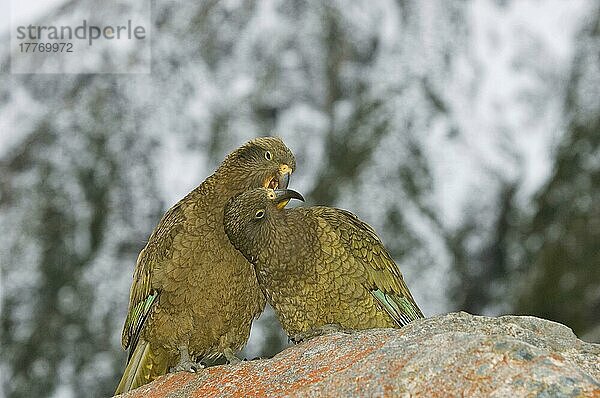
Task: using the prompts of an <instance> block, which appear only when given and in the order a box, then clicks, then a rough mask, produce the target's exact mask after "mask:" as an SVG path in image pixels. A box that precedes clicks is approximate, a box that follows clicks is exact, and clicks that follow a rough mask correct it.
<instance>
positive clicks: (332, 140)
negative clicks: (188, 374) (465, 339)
mask: <svg viewBox="0 0 600 398" xmlns="http://www.w3.org/2000/svg"><path fill="white" fill-rule="evenodd" d="M26 3H29V4H31V3H32V2H31V1H29V2H26ZM116 3H118V7H116V6H115V7H114V9H113V8H111V6H110V5H111V4H112V3H110V2H109V3H102V5H99V4H100V3H98V2H95V1H92V0H70V1H62V2H61V1H53V2H52V3H51V6H46V7H47V11H44V13H46V14H48V15H53V16H59V17H60V18H61V20H65V21H73V23H76V21H78V18H79V16H80V15H82V14H84V13H86V12H89V10H96V8H98V7H102V8H101V10H96V11H98V12H100V11H101V12H102V13H104V15H106V18H107V20H110V17H111V14H113V15H117V14H119V15H122V14H127V13H129V14H130V15H133V16H135V15H136V12H141V11H140V10H141V9H143V7H140V2H135V1H133V0H128V1H127V0H123V1H119V2H116ZM31 7H33V6H31ZM26 8H27V7H25V10H24V11H23V10H19V18H20V20H23V21H26V20H27V19H33V20H32V21H31V22H34V21H38V20H42V21H43V18H44V13H40V12H39V10H38V9H37V8H35V10H36V12H33V11H31V12H30V13H28V12H27V9H26ZM79 20H80V19H79ZM151 30H152V34H151V38H152V73H151V74H132V75H123V74H121V75H119V74H105V75H93V74H53V75H49V74H11V73H10V70H11V69H10V56H9V53H8V48H6V47H0V49H2V52H1V53H0V266H1V270H2V272H1V274H0V277H1V279H0V288H1V298H2V305H1V313H0V319H1V322H2V325H1V333H2V334H1V340H2V352H3V355H2V358H1V359H0V371H1V381H2V391H0V394H3V395H4V396H7V397H30V396H52V397H79V396H98V397H99V396H107V395H111V394H112V392H113V391H114V388H115V386H116V383H117V381H118V378H119V377H120V375H121V372H122V370H123V368H124V364H125V358H126V354H125V353H124V352H122V351H121V348H120V333H121V327H122V323H123V320H124V317H125V313H126V310H127V302H128V293H129V285H130V283H131V274H132V271H133V266H134V263H135V259H136V257H137V254H138V252H139V250H140V249H141V248H142V247H143V245H144V243H145V240H146V239H147V237H148V235H149V233H150V232H151V231H152V229H153V227H154V226H155V225H156V223H157V222H158V220H159V219H160V216H161V215H162V213H163V212H164V211H165V210H166V209H168V208H169V207H170V206H171V205H173V204H174V203H175V202H177V201H178V200H179V199H180V198H181V197H182V196H184V195H185V194H186V193H187V192H189V191H190V190H191V189H193V188H194V187H195V186H197V185H198V184H199V183H201V182H202V181H203V180H204V178H205V177H206V176H208V175H209V174H210V173H211V172H212V171H213V170H214V169H215V168H216V167H217V165H218V164H219V163H220V161H221V160H222V159H223V157H224V156H225V155H226V154H227V153H228V152H230V151H231V150H233V149H234V148H236V147H237V146H239V145H240V144H242V143H243V142H245V141H246V140H248V139H251V138H253V137H256V136H259V135H279V136H281V137H282V138H283V139H284V141H285V142H286V143H287V144H288V146H289V147H290V148H291V149H292V150H293V151H294V153H295V154H296V158H297V165H298V169H297V172H296V173H294V176H293V179H292V182H291V187H293V188H294V189H296V190H298V191H300V192H302V193H303V194H305V197H306V198H307V202H308V203H310V204H327V205H335V206H338V207H343V208H347V209H350V210H352V211H353V212H355V213H357V214H358V215H359V216H360V217H361V218H362V219H364V220H365V221H367V222H368V223H370V224H371V225H373V227H374V228H375V229H376V230H377V231H378V232H379V234H380V236H381V237H382V239H383V241H384V243H385V244H386V246H387V247H388V249H389V250H390V252H391V253H392V254H393V256H394V258H395V259H396V260H397V262H398V264H399V265H400V267H401V269H402V271H403V273H404V275H405V278H406V280H407V282H408V285H409V287H410V288H411V291H412V292H413V295H414V296H415V298H416V300H417V302H418V303H419V304H420V305H421V308H422V309H423V310H424V312H425V314H426V315H433V314H437V313H444V312H448V311H455V310H466V311H469V312H472V313H479V314H488V315H498V314H504V313H527V314H534V315H537V316H542V317H545V318H549V319H553V320H556V321H559V322H562V323H565V324H567V325H569V326H570V327H572V328H573V329H574V331H575V332H576V333H577V334H578V335H579V336H580V337H582V338H584V339H587V340H589V341H596V342H598V341H600V248H599V245H598V242H600V58H599V54H600V8H599V7H598V3H597V2H596V1H593V0H588V1H585V0H573V1H561V0H555V1H548V0H546V1H520V0H519V1H516V0H515V1H509V0H504V1H501V0H497V1H470V2H459V1H444V0H439V1H433V0H432V1H423V2H421V1H392V0H377V1H370V2H368V3H367V2H347V1H341V0H339V1H330V2H327V3H323V2H320V1H312V0H304V1H302V0H298V1H283V0H282V1H276V0H263V1H253V0H247V1H241V0H240V1H236V0H226V1H202V2H193V3H189V4H188V3H181V2H172V1H165V2H161V1H156V2H154V3H153V6H152V27H151ZM0 34H2V35H3V39H2V42H5V43H6V42H7V41H8V34H9V29H8V28H7V27H6V26H3V27H2V28H0ZM128 51H130V52H131V54H128V56H130V57H132V58H133V59H134V58H135V57H136V56H137V55H138V54H136V53H135V51H136V49H135V48H131V49H129V50H128ZM118 56H119V57H122V56H123V54H121V53H119V54H118ZM93 59H94V62H105V63H107V65H109V64H111V63H112V62H113V61H114V60H111V54H110V53H109V54H106V53H104V54H102V55H101V56H100V54H99V56H98V57H97V58H93ZM39 62H42V63H43V62H44V60H43V59H41V60H40V61H39ZM75 62H90V60H89V59H87V60H75ZM285 344H287V343H286V338H285V336H284V334H283V333H282V331H281V330H280V327H279V325H278V324H277V321H276V320H275V318H274V316H273V314H272V312H270V311H267V312H266V313H265V314H264V315H263V317H262V318H261V319H260V320H259V321H258V322H257V323H256V324H255V325H254V328H253V331H252V336H251V339H250V342H249V344H248V347H247V349H246V351H245V353H244V354H245V356H247V357H248V358H253V357H256V356H264V355H272V354H274V353H276V352H278V351H279V350H281V349H282V347H283V346H284V345H285Z"/></svg>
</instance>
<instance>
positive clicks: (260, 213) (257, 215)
mask: <svg viewBox="0 0 600 398" xmlns="http://www.w3.org/2000/svg"><path fill="white" fill-rule="evenodd" d="M264 216H265V211H264V210H258V211H257V212H256V214H255V215H254V218H256V219H259V218H263V217H264Z"/></svg>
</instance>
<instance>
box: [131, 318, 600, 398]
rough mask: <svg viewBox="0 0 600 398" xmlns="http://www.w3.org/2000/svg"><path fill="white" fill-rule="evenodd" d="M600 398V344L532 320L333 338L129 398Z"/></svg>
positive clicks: (168, 381) (453, 323)
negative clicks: (529, 397) (523, 397)
mask: <svg viewBox="0 0 600 398" xmlns="http://www.w3.org/2000/svg"><path fill="white" fill-rule="evenodd" d="M165 396H168V397H173V398H183V397H300V396H302V397H306V396H315V397H316V396H329V397H333V396H343V397H370V396H377V397H380V396H411V397H447V396H490V397H507V396H508V397H520V396H536V397H600V345H598V344H592V343H586V342H584V341H581V340H579V339H578V338H577V337H576V336H575V335H574V334H573V332H572V331H571V329H569V328H568V327H566V326H564V325H561V324H559V323H555V322H551V321H547V320H544V319H539V318H535V317H529V316H503V317H499V318H490V317H482V316H473V315H469V314H467V313H464V312H461V313H452V314H447V315H444V316H437V317H433V318H428V319H423V320H419V321H416V322H413V323H411V324H410V325H408V326H406V327H404V328H402V329H376V330H368V331H360V332H355V333H352V334H343V333H335V334H331V335H327V336H321V337H318V338H315V339H313V340H310V341H308V342H306V343H303V344H299V345H297V346H294V347H290V348H288V349H286V350H284V351H283V352H281V353H279V354H278V355H276V356H275V357H273V358H271V359H264V360H257V361H249V362H243V363H241V364H238V365H225V366H217V367H212V368H209V369H206V370H205V371H202V372H201V373H199V374H192V373H176V374H169V375H166V376H164V377H161V378H159V379H158V380H156V381H154V382H153V383H151V384H148V385H146V386H143V387H141V388H139V389H137V390H135V391H132V392H130V393H128V394H125V395H123V397H127V398H134V397H140V398H141V397H165Z"/></svg>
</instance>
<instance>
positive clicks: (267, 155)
mask: <svg viewBox="0 0 600 398" xmlns="http://www.w3.org/2000/svg"><path fill="white" fill-rule="evenodd" d="M295 168H296V159H295V158H294V155H293V154H292V151H290V149H289V148H288V147H287V146H286V145H285V144H284V142H283V141H282V140H281V138H278V137H259V138H255V139H253V140H251V141H248V142H247V143H245V144H244V145H242V146H241V147H239V148H238V149H236V150H235V151H233V152H232V153H230V154H229V155H228V156H227V157H226V158H225V160H224V161H223V163H222V164H221V166H220V167H219V170H217V172H218V173H219V175H220V177H221V179H222V181H223V183H224V184H228V188H229V189H230V190H231V191H233V192H235V193H236V194H237V193H239V192H243V191H247V190H250V189H254V188H259V187H264V188H271V189H277V188H283V189H285V188H287V186H288V184H289V181H290V175H291V174H292V172H293V171H294V169H295Z"/></svg>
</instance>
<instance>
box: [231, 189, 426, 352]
mask: <svg viewBox="0 0 600 398" xmlns="http://www.w3.org/2000/svg"><path fill="white" fill-rule="evenodd" d="M293 198H296V199H299V200H304V199H303V198H302V195H300V194H299V193H297V192H295V191H292V190H288V189H278V190H273V189H268V188H258V189H253V190H250V191H246V192H244V193H242V194H240V195H238V196H236V197H234V198H232V199H231V200H230V201H229V202H228V203H227V205H226V207H225V216H224V223H225V232H226V233H227V236H228V237H229V240H230V241H231V243H232V244H233V245H234V246H235V247H236V249H238V250H239V251H240V252H241V253H242V254H243V255H244V257H246V258H247V259H248V261H250V262H251V263H252V264H254V267H255V269H256V275H257V277H258V282H259V284H260V287H261V289H262V291H263V292H264V294H265V296H266V298H267V301H268V302H269V304H270V305H271V306H272V307H273V308H274V309H275V312H276V313H277V316H278V318H279V321H280V322H281V325H282V326H283V328H284V329H285V331H286V332H287V333H288V336H290V338H291V339H292V340H293V341H296V342H298V341H301V340H305V339H307V338H311V337H314V336H315V335H318V334H322V333H326V332H328V331H332V330H357V329H370V328H385V327H396V328H397V327H401V326H404V325H406V324H408V323H409V322H411V321H413V320H415V319H418V318H423V313H422V312H421V310H420V309H419V307H418V306H417V304H416V303H415V300H414V299H413V297H412V295H411V294H410V291H409V290H408V287H407V286H406V284H405V283H404V280H403V278H402V274H401V273H400V270H399V269H398V266H397V265H396V263H394V260H393V259H392V258H391V257H390V255H389V253H388V252H387V251H386V249H385V248H384V247H383V244H382V243H381V240H380V239H379V237H378V236H377V234H376V233H375V231H374V230H373V228H371V227H370V226H369V225H367V224H366V223H364V222H362V221H361V220H359V219H358V217H356V216H355V215H354V214H352V213H350V212H348V211H346V210H341V209H335V208H330V207H322V206H317V207H297V208H292V209H286V208H285V206H286V204H287V203H288V202H289V200H290V199H293Z"/></svg>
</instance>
